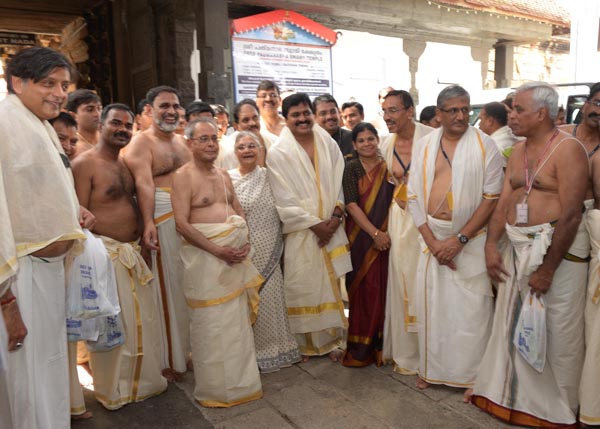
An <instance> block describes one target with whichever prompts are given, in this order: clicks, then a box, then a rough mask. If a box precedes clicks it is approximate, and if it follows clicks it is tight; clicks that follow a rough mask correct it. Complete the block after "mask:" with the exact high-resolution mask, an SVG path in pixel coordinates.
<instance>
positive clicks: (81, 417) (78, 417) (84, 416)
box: [71, 411, 94, 420]
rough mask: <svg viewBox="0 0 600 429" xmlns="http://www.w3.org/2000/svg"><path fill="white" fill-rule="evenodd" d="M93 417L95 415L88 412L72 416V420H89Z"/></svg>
mask: <svg viewBox="0 0 600 429" xmlns="http://www.w3.org/2000/svg"><path fill="white" fill-rule="evenodd" d="M93 416H94V415H93V414H92V412H91V411H86V412H84V413H81V414H77V415H71V420H87V419H91V418H92V417H93Z"/></svg>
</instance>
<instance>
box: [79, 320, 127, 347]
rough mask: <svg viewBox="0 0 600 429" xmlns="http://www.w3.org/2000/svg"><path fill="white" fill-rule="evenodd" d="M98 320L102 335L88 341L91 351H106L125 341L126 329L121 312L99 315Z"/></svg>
mask: <svg viewBox="0 0 600 429" xmlns="http://www.w3.org/2000/svg"><path fill="white" fill-rule="evenodd" d="M94 321H96V323H97V326H98V329H99V331H100V335H98V340H97V341H88V342H87V348H88V350H89V351H90V352H106V351H108V350H112V349H114V348H115V347H118V346H120V345H122V344H123V343H124V342H125V329H124V328H123V320H122V319H121V314H117V315H115V316H106V317H97V318H95V319H94Z"/></svg>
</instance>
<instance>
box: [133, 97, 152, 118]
mask: <svg viewBox="0 0 600 429" xmlns="http://www.w3.org/2000/svg"><path fill="white" fill-rule="evenodd" d="M146 104H149V103H148V100H146V99H145V98H142V99H141V100H140V101H138V104H137V105H136V109H135V113H136V114H138V115H141V114H142V113H144V107H146Z"/></svg>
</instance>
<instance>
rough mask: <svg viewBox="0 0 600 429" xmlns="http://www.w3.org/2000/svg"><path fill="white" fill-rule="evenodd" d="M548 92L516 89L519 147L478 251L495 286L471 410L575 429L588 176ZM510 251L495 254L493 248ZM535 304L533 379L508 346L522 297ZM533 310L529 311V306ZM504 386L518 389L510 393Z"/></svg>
mask: <svg viewBox="0 0 600 429" xmlns="http://www.w3.org/2000/svg"><path fill="white" fill-rule="evenodd" d="M557 111H558V93H557V92H556V90H555V89H554V88H552V87H551V86H549V85H548V84H545V83H542V82H531V83H527V84H525V85H522V86H521V87H520V88H519V89H518V90H517V93H516V95H515V97H514V99H513V109H512V111H511V113H510V116H511V118H510V122H511V125H512V129H513V132H514V133H515V135H517V136H522V137H525V138H526V140H525V141H524V142H519V143H517V144H516V145H515V147H514V150H513V152H512V155H511V157H510V158H509V160H508V164H507V167H506V178H505V181H504V187H503V189H502V195H501V197H500V200H499V202H498V206H497V208H496V211H495V212H494V215H493V216H492V218H491V220H490V223H489V227H488V238H487V242H486V246H485V253H486V262H487V268H488V272H489V275H490V277H491V278H492V279H493V280H495V281H496V282H498V283H499V285H498V297H497V300H496V315H495V320H494V330H493V331H492V336H491V338H490V341H489V343H488V347H487V349H486V352H485V355H484V357H483V361H482V363H481V366H480V369H479V373H478V376H477V382H476V384H475V388H474V396H473V398H472V400H473V402H474V403H475V404H476V405H477V406H478V407H480V408H483V409H485V410H486V411H488V412H491V413H492V414H494V415H496V416H497V417H499V418H501V419H503V420H507V421H509V422H510V423H514V424H526V425H527V426H540V427H541V426H543V427H548V426H551V425H556V426H558V425H561V426H568V425H575V424H576V421H577V419H576V415H577V408H578V405H579V404H578V386H579V382H580V376H581V368H582V363H583V357H584V341H583V323H584V322H583V308H584V300H585V285H586V279H587V272H588V271H587V268H588V267H587V265H588V264H587V261H588V256H589V248H588V246H589V244H588V240H587V237H586V235H587V234H586V232H585V226H584V225H583V223H582V222H581V219H582V210H583V200H584V197H585V193H586V185H587V181H588V177H589V173H588V170H589V168H588V160H587V154H586V151H585V149H584V148H583V147H582V145H581V143H580V142H579V141H577V140H576V139H575V138H573V137H572V136H571V135H570V134H567V133H564V132H561V131H559V130H558V129H557V128H556V126H555V125H554V118H555V117H556V114H557ZM504 233H506V234H507V236H508V240H509V241H510V246H507V248H506V250H505V251H504V252H503V253H504V255H501V254H500V253H499V250H498V241H499V240H500V238H501V237H502V236H503V235H504ZM528 292H531V293H532V294H534V295H536V296H538V297H542V299H543V304H544V307H545V318H546V332H547V334H546V335H547V340H546V350H545V366H544V367H543V371H542V372H541V373H539V372H537V371H536V370H533V368H532V367H531V366H530V365H529V364H528V363H527V361H526V360H525V359H524V358H523V357H522V356H521V355H520V354H519V353H518V352H517V351H516V350H515V347H514V346H513V338H512V337H513V331H514V330H515V324H516V322H517V319H518V317H517V316H518V312H519V309H520V308H521V306H522V305H523V306H525V305H531V302H523V301H524V299H525V297H526V295H527V293H528ZM534 305H535V303H534ZM507 386H519V387H518V389H510V392H507V390H506V387H507Z"/></svg>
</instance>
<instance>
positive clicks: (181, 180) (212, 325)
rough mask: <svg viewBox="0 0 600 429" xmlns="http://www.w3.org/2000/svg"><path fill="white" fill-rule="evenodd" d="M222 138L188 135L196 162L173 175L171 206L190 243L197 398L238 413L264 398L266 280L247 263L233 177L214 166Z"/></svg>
mask: <svg viewBox="0 0 600 429" xmlns="http://www.w3.org/2000/svg"><path fill="white" fill-rule="evenodd" d="M217 132H218V128H217V124H216V123H215V122H214V121H213V120H211V119H208V118H200V119H198V120H197V121H193V122H191V123H190V124H189V125H188V127H187V128H186V130H185V135H186V137H187V141H188V146H189V148H190V150H191V152H192V160H191V161H189V162H188V163H187V164H186V165H184V166H183V167H182V168H180V169H179V170H177V172H175V174H174V176H173V194H172V201H173V211H174V214H175V223H176V225H177V231H178V232H179V233H180V234H181V235H182V236H183V238H185V243H184V244H183V246H182V247H181V258H182V261H183V266H184V275H183V282H182V284H181V285H180V287H181V289H182V290H183V292H184V294H185V297H186V301H187V305H188V307H189V308H190V311H191V319H190V336H191V344H192V361H193V363H194V378H195V381H196V386H195V388H194V399H196V401H198V403H199V404H200V405H202V406H204V407H231V406H233V405H238V404H242V403H244V402H248V401H253V400H255V399H259V398H261V397H262V387H261V383H260V375H259V372H258V366H257V365H256V353H255V348H254V335H253V333H252V325H251V322H253V321H254V320H256V314H257V310H258V299H259V298H258V288H259V286H260V285H261V284H262V283H263V281H264V279H263V278H262V276H261V275H260V274H259V273H258V271H257V270H256V268H255V267H254V265H253V264H252V261H251V260H250V258H249V257H248V254H249V252H250V243H249V241H248V226H247V224H246V221H245V219H244V212H243V210H242V207H241V206H240V203H239V201H238V199H237V197H236V195H235V191H234V188H233V184H232V182H231V178H230V177H229V174H227V171H225V170H223V169H221V168H218V167H215V165H214V162H215V161H216V160H217V156H218V154H219V140H218V137H217ZM249 307H250V308H249Z"/></svg>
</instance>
